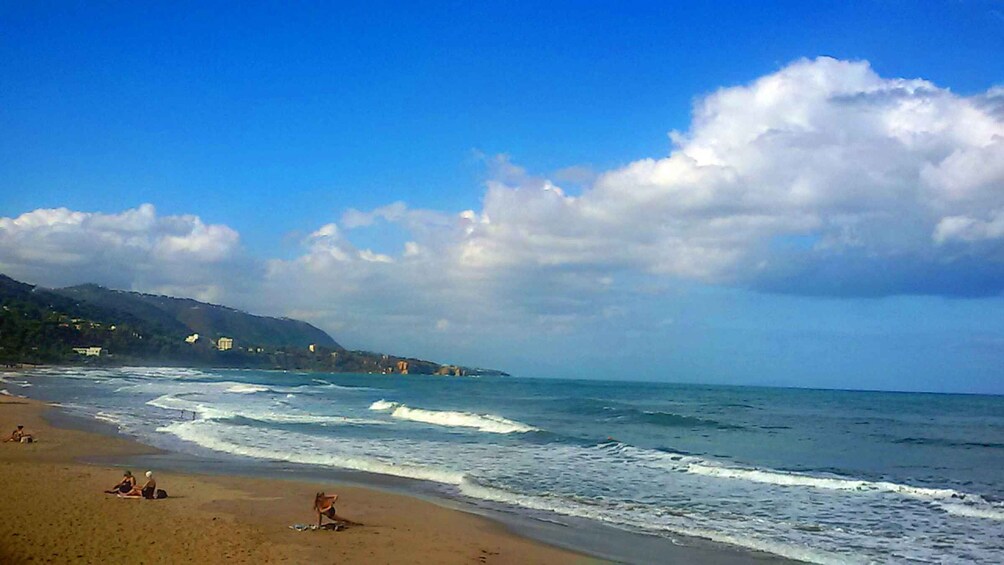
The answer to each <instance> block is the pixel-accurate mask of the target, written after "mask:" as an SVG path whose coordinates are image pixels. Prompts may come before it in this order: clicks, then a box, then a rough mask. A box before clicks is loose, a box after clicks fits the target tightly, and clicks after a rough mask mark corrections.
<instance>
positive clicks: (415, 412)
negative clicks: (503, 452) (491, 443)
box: [370, 400, 538, 434]
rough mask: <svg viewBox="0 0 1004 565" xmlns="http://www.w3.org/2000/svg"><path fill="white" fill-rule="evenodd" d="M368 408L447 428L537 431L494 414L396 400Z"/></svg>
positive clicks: (493, 431)
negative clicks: (401, 402) (412, 405)
mask: <svg viewBox="0 0 1004 565" xmlns="http://www.w3.org/2000/svg"><path fill="white" fill-rule="evenodd" d="M370 410H375V411H378V412H382V411H387V410H392V412H391V414H390V415H391V417H392V418H397V419H399V420H411V421H412V422H422V423H423V424H432V425H435V426H445V427H448V428H475V429H477V430H479V431H482V432H489V433H493V434H511V433H526V432H535V431H538V430H537V428H535V427H533V426H529V425H527V424H524V423H522V422H517V421H515V420H509V419H507V418H503V417H502V416H496V415H494V414H472V413H470V412H452V411H448V410H424V409H422V408H410V407H408V406H406V405H404V404H399V403H397V402H389V401H386V400H378V401H376V402H374V403H373V404H371V405H370Z"/></svg>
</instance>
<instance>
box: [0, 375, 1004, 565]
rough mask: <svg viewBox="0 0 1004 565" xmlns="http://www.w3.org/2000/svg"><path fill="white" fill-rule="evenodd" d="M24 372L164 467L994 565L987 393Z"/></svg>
mask: <svg viewBox="0 0 1004 565" xmlns="http://www.w3.org/2000/svg"><path fill="white" fill-rule="evenodd" d="M28 377H29V378H28V379H25V378H21V377H19V376H18V375H6V376H5V377H4V379H5V381H6V382H4V383H0V388H4V389H6V390H8V391H10V392H13V393H18V394H26V393H30V394H29V395H30V396H32V397H36V398H42V399H45V400H49V401H54V402H58V403H60V404H61V405H63V406H64V408H65V409H67V410H69V411H71V413H77V414H80V415H83V416H87V417H91V418H97V419H99V420H102V421H105V422H107V423H108V424H109V425H111V426H114V427H115V428H116V429H118V430H119V431H120V432H122V433H126V434H129V435H132V436H135V437H137V438H139V439H140V440H141V441H143V442H145V443H148V444H150V445H154V446H157V447H161V448H163V449H166V450H168V451H170V452H173V453H176V454H178V455H177V456H175V458H174V461H173V462H171V461H168V463H169V464H180V465H185V458H186V457H189V458H191V459H190V461H189V463H193V464H194V465H196V466H202V467H205V466H207V465H209V463H207V462H208V461H217V462H219V465H221V469H224V472H225V471H232V470H233V468H231V467H230V466H235V467H245V468H251V467H253V468H256V469H258V472H265V473H267V472H269V470H282V471H283V472H294V473H299V474H303V475H304V476H307V475H309V474H310V473H315V472H316V473H318V475H316V476H317V477H318V478H320V477H330V476H331V475H330V474H329V473H333V472H337V473H338V476H339V480H352V479H353V474H356V476H357V478H358V479H359V481H360V482H363V483H371V482H372V477H373V475H372V474H374V473H375V474H382V475H385V476H387V477H391V478H389V479H388V480H387V485H386V486H388V487H389V488H401V489H404V490H406V491H409V492H411V493H418V494H423V492H424V493H426V494H428V495H429V496H436V497H446V498H451V499H453V500H456V501H457V502H458V504H464V505H469V506H471V507H474V508H478V509H483V510H485V511H490V512H495V513H500V514H506V513H511V514H512V515H514V516H519V517H522V518H526V517H529V518H532V519H534V520H536V521H537V522H539V523H540V524H548V523H552V524H555V528H554V529H556V530H561V529H563V528H564V526H561V524H570V525H574V526H575V527H574V528H571V529H569V530H570V531H571V530H575V531H578V530H582V529H583V528H585V530H586V531H588V527H587V526H588V525H589V524H595V525H596V527H603V528H607V527H612V528H616V529H617V530H619V531H623V532H625V535H626V536H634V535H644V536H645V537H644V538H639V539H650V538H651V539H654V540H655V542H653V543H672V539H673V538H674V536H697V537H700V538H705V539H708V540H713V541H716V542H721V543H727V544H732V545H735V546H737V547H742V548H749V549H754V550H761V551H767V552H770V553H774V554H776V555H781V556H786V557H790V558H794V559H801V560H805V561H811V562H818V563H830V562H841V563H844V562H869V561H879V562H890V561H903V562H907V561H909V562H920V563H925V562H930V563H934V562H943V561H962V560H964V561H978V562H999V561H1001V560H1002V558H1004V542H1002V541H1001V539H1000V536H999V532H1000V529H1001V527H1004V504H1002V500H1004V476H1002V474H1004V473H1002V472H1001V469H1002V468H1004V398H1002V397H988V396H962V395H926V394H898V393H870V392H842V391H815V390H791V389H768V388H753V387H711V386H696V385H668V384H655V383H627V382H601V381H557V380H542V379H517V378H488V377H485V378H480V379H456V378H432V377H422V376H399V375H398V376H380V375H320V374H315V373H276V372H263V371H231V370H226V371H219V370H214V371H208V370H207V371H200V370H189V369H150V368H127V369H97V370H81V369H70V368H57V369H43V370H37V371H33V372H31V373H30V374H29V375H28ZM29 381H30V382H29ZM25 385H33V386H31V387H29V386H25ZM393 477H396V478H393ZM517 522H518V521H517ZM580 526H582V527H580ZM541 527H542V528H543V529H545V530H546V529H547V528H548V526H546V525H542V526H541ZM546 535H547V532H546V531H545V532H544V536H545V537H546ZM553 535H557V534H553ZM629 539H630V538H629ZM569 543H572V542H569ZM629 545H630V544H629ZM607 549H608V551H609V552H611V554H610V555H605V556H608V557H613V558H620V559H626V560H629V561H638V562H643V561H645V560H646V559H645V558H644V557H643V556H630V555H617V553H618V550H617V549H616V547H614V548H607Z"/></svg>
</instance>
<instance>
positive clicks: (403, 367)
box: [397, 361, 408, 375]
mask: <svg viewBox="0 0 1004 565" xmlns="http://www.w3.org/2000/svg"><path fill="white" fill-rule="evenodd" d="M397 372H398V373H401V374H402V375H407V374H408V362H407V361H398V362H397Z"/></svg>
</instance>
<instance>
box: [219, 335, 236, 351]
mask: <svg viewBox="0 0 1004 565" xmlns="http://www.w3.org/2000/svg"><path fill="white" fill-rule="evenodd" d="M233 348H234V338H232V337H221V338H220V339H219V340H217V342H216V349H219V350H220V351H229V350H231V349H233Z"/></svg>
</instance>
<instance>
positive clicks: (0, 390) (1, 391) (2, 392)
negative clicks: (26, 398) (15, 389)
mask: <svg viewBox="0 0 1004 565" xmlns="http://www.w3.org/2000/svg"><path fill="white" fill-rule="evenodd" d="M0 394H2V395H4V396H14V395H13V394H11V393H10V391H9V390H7V389H0Z"/></svg>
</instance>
